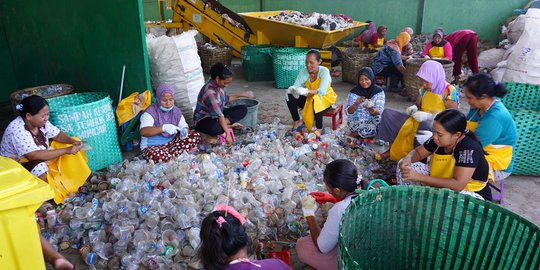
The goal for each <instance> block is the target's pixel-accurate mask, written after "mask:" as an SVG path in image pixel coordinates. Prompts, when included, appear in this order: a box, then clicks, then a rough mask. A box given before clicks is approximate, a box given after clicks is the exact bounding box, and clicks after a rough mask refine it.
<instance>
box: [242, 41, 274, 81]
mask: <svg viewBox="0 0 540 270" xmlns="http://www.w3.org/2000/svg"><path fill="white" fill-rule="evenodd" d="M273 50H274V47H273V46H272V45H246V46H242V67H243V69H244V73H245V74H246V79H247V80H248V81H250V82H256V81H273V80H274V68H273V67H272V51H273Z"/></svg>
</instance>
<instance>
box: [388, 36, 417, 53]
mask: <svg viewBox="0 0 540 270" xmlns="http://www.w3.org/2000/svg"><path fill="white" fill-rule="evenodd" d="M410 40H411V35H409V34H408V33H406V32H401V33H399V35H397V37H396V38H395V39H392V40H389V41H388V42H386V45H388V46H389V47H390V48H392V49H394V50H395V51H397V52H399V53H400V54H401V50H402V49H403V47H405V45H407V43H409V41H410Z"/></svg>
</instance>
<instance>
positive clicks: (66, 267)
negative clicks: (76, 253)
mask: <svg viewBox="0 0 540 270" xmlns="http://www.w3.org/2000/svg"><path fill="white" fill-rule="evenodd" d="M52 265H53V266H54V269H56V270H71V269H74V267H73V264H72V263H70V262H69V261H68V260H67V259H66V258H64V257H60V258H57V259H55V260H54V261H53V263H52Z"/></svg>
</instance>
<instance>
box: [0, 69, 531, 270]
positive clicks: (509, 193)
mask: <svg viewBox="0 0 540 270" xmlns="http://www.w3.org/2000/svg"><path fill="white" fill-rule="evenodd" d="M232 66H233V68H234V69H235V72H236V73H235V77H234V80H233V82H232V83H231V85H230V86H229V87H228V91H229V92H231V93H234V92H241V91H248V90H251V91H253V92H254V93H255V95H256V99H257V100H259V101H260V103H261V104H260V107H259V110H258V121H259V123H264V122H271V121H273V119H274V118H275V117H279V118H280V119H281V121H282V122H283V123H289V124H292V120H291V117H290V114H289V112H288V110H287V107H286V105H285V101H284V97H285V90H284V89H275V88H274V83H273V82H271V81H268V82H248V81H246V80H245V79H244V74H243V71H242V69H241V66H240V61H239V60H238V59H234V61H233V65H232ZM352 86H353V85H352V84H349V83H345V82H342V81H341V78H333V83H332V87H333V88H334V91H335V92H336V93H337V94H338V103H342V104H343V103H345V101H346V98H347V94H348V91H349V90H350V89H351V88H352ZM462 101H463V100H462ZM462 103H463V104H462V108H461V109H462V110H463V111H466V110H468V105H467V104H466V102H465V101H463V102H462ZM412 104H413V103H412V102H409V101H408V100H407V99H406V98H403V97H401V96H399V95H398V94H396V93H388V94H387V96H386V108H392V109H396V110H404V109H405V108H406V107H408V106H410V105H412ZM2 107H3V109H2V115H3V117H2V118H6V117H7V116H8V115H7V113H8V108H6V106H2ZM9 110H11V108H9ZM8 118H9V117H8ZM0 120H1V119H0ZM0 123H1V124H3V128H5V124H6V120H5V119H3V120H1V122H0ZM324 125H325V127H326V126H331V123H330V120H329V119H328V118H325V120H324ZM2 130H3V129H2ZM505 184H506V186H505V198H504V204H503V205H502V206H503V207H506V208H507V209H509V210H511V211H513V212H515V213H517V214H519V215H521V216H522V217H524V218H526V219H528V220H530V221H531V222H533V223H535V224H536V225H538V226H540V210H538V209H537V208H536V206H537V205H540V196H538V194H540V177H529V176H511V177H510V178H508V179H507V180H506V183H505ZM62 253H63V254H64V255H65V256H66V257H67V258H68V259H69V260H70V261H72V262H74V263H75V264H76V268H77V269H88V267H87V266H86V265H85V264H84V262H83V261H82V260H81V256H80V255H79V254H78V253H77V252H76V251H75V250H68V251H66V252H62ZM297 268H300V269H301V268H302V267H301V266H300V267H298V266H295V269H297ZM47 269H52V267H51V266H50V265H48V267H47Z"/></svg>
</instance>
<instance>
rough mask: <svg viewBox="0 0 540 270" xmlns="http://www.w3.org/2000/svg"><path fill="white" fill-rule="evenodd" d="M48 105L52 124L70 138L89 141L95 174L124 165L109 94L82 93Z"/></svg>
mask: <svg viewBox="0 0 540 270" xmlns="http://www.w3.org/2000/svg"><path fill="white" fill-rule="evenodd" d="M48 101H49V106H50V110H51V116H50V119H49V121H51V123H52V124H53V125H55V126H57V127H58V128H59V129H61V130H62V131H64V132H65V133H67V134H68V135H69V136H76V137H79V138H80V139H81V140H83V141H86V142H87V144H88V145H90V147H91V148H92V149H90V150H87V151H86V155H87V157H88V166H89V167H90V169H91V170H92V171H95V170H101V169H103V168H106V167H108V166H109V165H112V164H114V163H117V162H120V161H122V154H121V153H120V146H119V145H118V135H117V130H116V120H115V118H114V111H113V108H112V100H111V99H110V98H109V94H107V93H104V92H89V93H78V94H72V95H65V96H61V97H56V98H51V99H49V100H48Z"/></svg>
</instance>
